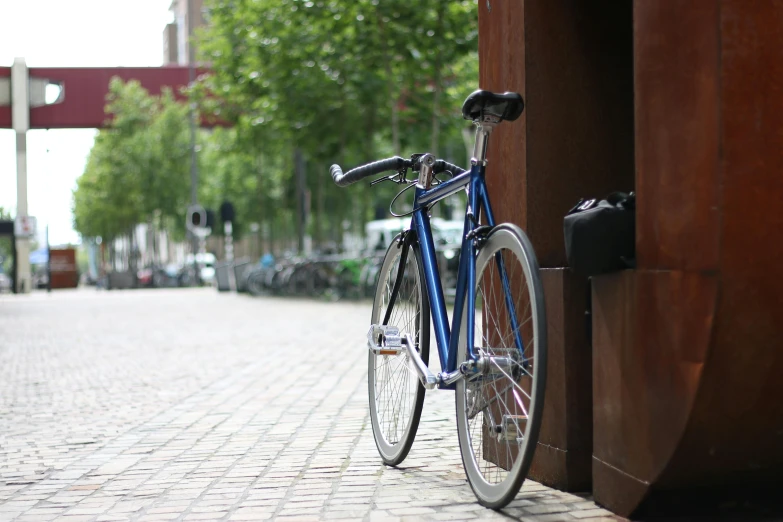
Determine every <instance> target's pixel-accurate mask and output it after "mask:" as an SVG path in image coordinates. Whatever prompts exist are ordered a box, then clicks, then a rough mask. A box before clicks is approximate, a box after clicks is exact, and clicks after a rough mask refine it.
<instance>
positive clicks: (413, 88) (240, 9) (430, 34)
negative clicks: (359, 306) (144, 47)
mask: <svg viewBox="0 0 783 522" xmlns="http://www.w3.org/2000/svg"><path fill="white" fill-rule="evenodd" d="M208 8H209V15H208V21H209V24H208V26H207V28H206V29H205V30H204V31H202V32H201V34H200V42H199V49H200V50H201V52H202V59H204V60H205V61H208V62H210V63H211V69H212V71H213V73H212V74H211V75H210V76H208V77H206V78H202V79H201V81H200V84H199V86H198V88H197V89H196V90H195V91H194V92H195V93H196V94H197V95H198V96H199V97H200V100H201V105H202V107H203V109H204V110H205V111H206V112H210V113H212V114H214V115H215V116H218V117H219V118H221V119H223V120H224V121H228V122H230V123H232V124H233V125H234V126H235V128H236V129H237V132H238V135H241V136H242V139H241V140H239V141H237V142H236V144H235V145H236V146H237V147H241V148H244V149H245V153H244V154H246V155H248V156H251V157H255V158H257V160H256V162H255V163H256V165H257V167H260V166H261V165H263V167H264V168H263V172H262V171H260V170H257V171H256V173H255V174H256V176H255V178H256V180H257V181H256V190H258V191H262V193H263V191H264V188H265V187H266V186H267V185H270V186H272V185H275V184H277V183H281V184H282V186H284V187H288V190H287V191H285V192H284V193H283V194H278V197H270V198H268V199H267V200H266V204H267V205H273V206H274V208H275V214H276V215H277V216H287V219H289V220H290V221H293V216H295V215H296V213H297V212H298V208H299V206H300V205H301V202H302V200H303V199H305V194H307V193H312V194H313V195H314V197H312V198H310V199H311V200H312V201H313V202H314V205H313V206H314V207H315V208H314V212H315V213H316V214H317V219H313V220H311V231H312V232H313V235H314V236H315V238H316V240H317V241H318V240H334V239H338V238H339V234H340V232H341V230H342V222H343V220H345V219H348V220H350V221H352V222H354V224H355V226H356V227H357V228H358V227H361V224H362V223H363V222H364V221H365V220H367V219H369V218H372V216H373V214H374V211H375V208H376V203H380V202H381V201H388V200H389V195H390V188H382V189H380V190H373V191H369V190H368V189H367V188H366V187H364V188H362V187H358V188H356V189H352V190H351V191H339V190H337V189H336V188H335V187H334V186H332V185H331V184H330V183H328V181H329V180H328V179H326V178H325V176H326V172H327V170H328V166H329V165H330V164H331V163H334V162H339V163H341V164H343V165H345V166H352V165H356V164H359V163H363V162H366V161H370V160H374V159H377V158H378V157H379V156H383V155H391V154H394V153H400V152H402V151H403V150H405V151H407V153H408V154H409V153H410V152H422V151H424V150H425V147H427V146H428V145H429V146H430V147H433V149H443V150H445V151H448V155H447V159H450V160H451V161H454V162H457V163H464V162H465V160H466V157H465V155H464V153H463V151H464V147H463V145H462V136H461V130H462V128H463V127H464V124H463V123H462V122H460V120H459V119H458V115H459V105H458V103H456V104H455V103H453V99H452V96H459V95H467V93H469V92H470V91H472V90H473V89H475V87H476V83H477V81H476V80H477V78H476V76H477V68H472V69H471V67H469V66H465V62H466V61H471V60H472V61H473V62H476V63H477V57H476V53H475V50H476V45H477V33H478V31H477V27H476V25H477V24H476V12H475V2H473V1H467V0H466V1H454V0H423V1H420V0H393V1H392V0H384V1H383V2H379V1H378V0H355V1H352V2H338V1H336V0H328V1H327V0H318V1H316V0H252V1H251V0H212V1H211V2H208ZM463 28H468V29H467V32H464V33H463V32H462V31H463V30H464V29H463ZM457 67H458V68H459V69H461V70H469V71H471V72H475V73H476V75H475V76H473V77H462V76H457V75H456V72H457V71H456V69H455V68H457ZM463 99H464V96H463ZM460 102H461V100H460ZM446 103H448V107H449V109H448V110H447V111H444V110H443V109H442V107H444V106H445V104H446ZM401 127H402V128H401ZM444 142H445V146H444ZM414 147H415V148H414ZM237 150H238V149H237ZM295 156H296V157H299V156H302V157H303V158H304V164H305V169H306V173H305V176H304V178H305V183H306V188H303V187H301V186H300V185H301V183H297V181H296V179H297V178H296V177H295V176H294V165H295V162H294V157H295ZM267 180H268V181H267ZM259 199H261V198H259ZM290 221H289V222H288V223H287V225H288V226H284V227H282V228H288V229H290V228H292V227H291V226H290V225H291V222H290Z"/></svg>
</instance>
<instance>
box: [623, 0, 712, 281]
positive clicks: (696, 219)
mask: <svg viewBox="0 0 783 522" xmlns="http://www.w3.org/2000/svg"><path fill="white" fill-rule="evenodd" d="M718 10H719V3H718V2H717V1H716V0H669V1H666V2H649V1H646V0H637V1H636V2H634V54H635V85H634V88H635V97H636V102H635V104H636V190H637V192H638V194H639V195H640V197H639V200H638V202H637V218H636V223H637V225H636V232H637V234H636V236H637V237H636V250H637V256H638V263H637V266H639V268H647V269H676V270H715V269H717V265H718V247H719V232H718V221H719V213H718V203H719V195H718V190H719V181H720V156H719V153H720V143H719V123H720V122H719V118H720V110H719V95H720V93H719V88H720V77H719V71H718V64H719V59H720V48H719V32H718V28H717V26H716V25H717V20H718Z"/></svg>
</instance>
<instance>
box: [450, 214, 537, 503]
mask: <svg viewBox="0 0 783 522" xmlns="http://www.w3.org/2000/svg"><path fill="white" fill-rule="evenodd" d="M499 259H502V260H503V262H502V263H501V262H500V261H499ZM500 267H503V268H504V272H505V274H506V281H508V286H507V287H506V288H508V289H510V290H511V291H510V292H508V293H506V292H504V291H503V290H502V285H503V278H502V277H501V276H500V273H501V271H500ZM522 284H524V285H525V286H524V287H523V286H522ZM507 295H508V296H510V297H511V298H512V301H513V306H509V302H508V300H507V298H506V296H507ZM466 301H467V300H466ZM509 310H513V311H514V312H515V314H514V315H515V316H516V319H515V320H512V318H511V315H510V314H509V313H508V312H509ZM523 310H524V311H523ZM528 311H529V312H530V313H529V314H528V313H527V312H528ZM503 312H505V315H502V314H503ZM520 312H521V313H520ZM468 320H473V321H474V324H475V326H474V330H475V331H474V339H475V341H474V346H475V349H476V350H477V351H478V352H479V353H480V354H481V355H482V356H483V361H484V364H483V365H482V366H481V367H480V369H479V370H478V371H477V373H476V374H473V375H472V376H471V377H466V378H464V379H460V380H459V381H458V382H457V389H456V406H457V435H458V439H459V446H460V452H461V454H462V462H463V465H464V467H465V473H466V475H467V477H468V482H469V483H470V487H471V488H472V489H473V492H474V493H475V495H476V497H477V498H478V500H479V502H480V503H481V504H482V505H484V506H486V507H489V508H492V509H500V508H502V507H504V506H506V505H507V504H508V503H509V502H510V501H511V500H512V499H513V498H514V496H515V495H516V494H517V493H518V492H519V488H520V487H521V486H522V483H523V481H524V479H525V477H526V476H527V472H528V470H529V469H530V464H531V463H532V460H533V455H534V453H535V449H536V446H537V444H538V433H539V430H540V427H541V417H542V416H543V405H544V394H545V389H546V364H547V340H546V311H545V304H544V293H543V286H542V283H541V279H540V276H539V268H538V262H537V261H536V257H535V253H534V251H533V247H532V245H531V244H530V241H529V240H528V239H527V237H526V236H525V234H524V232H522V230H521V229H519V228H518V227H516V226H515V225H510V224H503V225H500V226H497V227H495V228H494V229H493V230H492V231H491V232H490V234H489V235H488V237H487V239H486V242H485V243H484V244H483V245H482V246H481V247H480V249H479V252H478V256H477V258H476V305H475V311H474V313H468V309H467V302H466V303H465V308H464V313H463V320H462V325H461V328H460V338H459V343H458V352H457V360H458V361H466V360H467V342H466V341H467V339H466V331H467V329H466V326H467V321H468ZM514 321H516V325H517V326H516V328H511V325H512V324H514ZM520 342H521V345H522V350H520V349H519V343H520ZM531 366H532V369H531ZM525 403H527V404H525Z"/></svg>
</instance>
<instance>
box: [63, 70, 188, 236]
mask: <svg viewBox="0 0 783 522" xmlns="http://www.w3.org/2000/svg"><path fill="white" fill-rule="evenodd" d="M106 113H107V114H108V115H110V116H111V118H112V121H111V124H110V125H109V127H108V128H106V129H103V130H101V131H99V132H98V135H97V136H96V138H95V144H94V145H93V148H92V150H91V151H90V155H89V157H88V159H87V166H86V168H85V171H84V174H83V175H82V176H81V177H80V178H79V180H78V181H77V188H76V190H75V191H74V205H73V210H74V228H75V229H76V230H77V231H78V232H79V233H80V234H82V235H83V236H85V237H102V238H104V239H106V240H111V239H113V238H116V237H118V236H120V235H123V234H126V233H128V231H129V230H130V229H131V228H132V227H133V226H134V225H136V224H137V223H156V224H164V223H165V224H173V225H174V228H175V230H179V231H180V232H181V231H182V229H184V225H183V224H182V223H183V222H184V213H185V209H186V207H187V203H188V201H189V199H188V190H189V188H188V187H189V186H190V185H189V184H190V178H189V137H188V109H187V107H186V106H184V105H183V104H181V103H177V102H176V101H175V100H174V97H173V95H172V93H171V92H170V91H164V92H163V93H162V94H161V95H160V96H151V95H150V94H149V93H148V92H147V91H146V90H145V89H144V88H143V87H141V85H140V84H139V83H138V82H136V81H131V82H128V83H123V82H122V81H121V80H119V79H117V78H115V79H112V81H111V84H110V87H109V95H108V96H107V105H106ZM177 225H178V227H177Z"/></svg>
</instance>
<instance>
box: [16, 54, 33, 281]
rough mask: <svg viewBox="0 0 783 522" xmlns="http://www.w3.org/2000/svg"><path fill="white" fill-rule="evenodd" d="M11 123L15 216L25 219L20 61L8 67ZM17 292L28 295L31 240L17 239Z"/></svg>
mask: <svg viewBox="0 0 783 522" xmlns="http://www.w3.org/2000/svg"><path fill="white" fill-rule="evenodd" d="M11 122H12V127H13V129H14V131H15V132H16V216H17V218H18V217H19V216H27V130H28V129H29V128H30V78H29V75H28V71H27V64H26V63H25V61H24V59H23V58H15V59H14V64H13V65H12V66H11ZM15 281H16V291H17V292H18V293H27V292H30V290H31V288H32V274H31V272H30V240H29V239H28V238H26V237H19V236H17V237H16V278H15Z"/></svg>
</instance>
